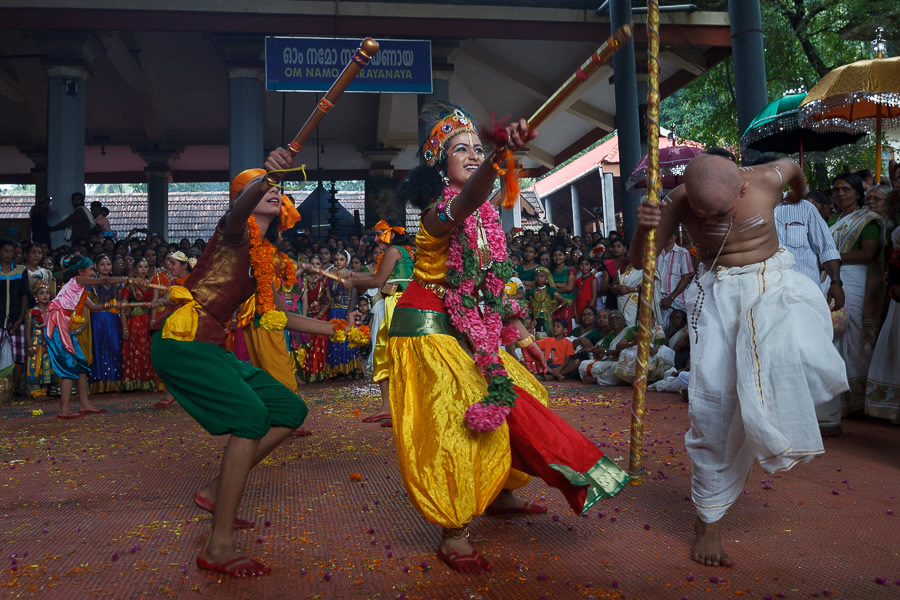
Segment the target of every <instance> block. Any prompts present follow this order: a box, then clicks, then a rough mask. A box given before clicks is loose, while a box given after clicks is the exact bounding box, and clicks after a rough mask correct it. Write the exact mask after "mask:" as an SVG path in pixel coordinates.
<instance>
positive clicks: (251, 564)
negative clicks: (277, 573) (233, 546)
mask: <svg viewBox="0 0 900 600" xmlns="http://www.w3.org/2000/svg"><path fill="white" fill-rule="evenodd" d="M197 567H199V568H201V569H203V570H205V571H213V572H215V573H222V574H223V575H231V576H232V577H255V576H256V575H265V574H266V573H271V572H272V569H270V568H269V567H267V566H266V565H264V564H263V563H261V562H259V561H258V560H253V559H252V558H250V557H249V556H238V557H236V558H232V559H231V560H229V561H228V562H224V563H217V562H213V561H211V560H206V559H205V558H203V557H202V556H198V557H197Z"/></svg>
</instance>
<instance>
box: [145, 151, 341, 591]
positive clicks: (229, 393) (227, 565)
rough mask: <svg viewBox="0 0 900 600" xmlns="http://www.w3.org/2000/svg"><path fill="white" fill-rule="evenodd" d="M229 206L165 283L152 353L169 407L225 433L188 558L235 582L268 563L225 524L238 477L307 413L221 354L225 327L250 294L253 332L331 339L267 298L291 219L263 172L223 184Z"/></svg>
mask: <svg viewBox="0 0 900 600" xmlns="http://www.w3.org/2000/svg"><path fill="white" fill-rule="evenodd" d="M292 160H293V159H292V157H291V154H290V153H288V152H287V151H286V150H284V149H282V148H278V149H276V150H274V151H273V152H271V153H270V154H269V156H268V158H267V159H266V168H267V170H268V171H273V170H285V169H290V168H291V164H292ZM231 192H232V195H233V204H232V206H231V208H230V209H229V210H228V212H226V213H225V215H224V216H223V217H222V218H221V219H220V220H219V223H218V225H217V226H216V231H215V233H214V234H213V236H212V238H211V239H210V240H209V243H208V244H207V246H206V249H205V250H204V252H203V255H202V256H201V257H200V260H199V261H198V263H197V266H196V267H195V268H194V269H193V270H192V271H191V274H190V275H189V276H188V278H187V280H186V281H185V282H184V285H183V286H173V287H172V289H171V291H170V298H171V300H172V301H173V302H172V303H170V304H168V305H167V306H166V308H165V310H164V311H163V312H162V313H161V314H160V319H159V321H157V323H156V325H155V327H156V330H155V332H154V333H153V342H152V350H151V356H152V359H153V366H154V368H155V369H156V372H157V373H158V374H159V376H160V377H161V378H162V380H163V382H164V383H165V384H166V388H167V389H168V390H169V393H171V394H172V395H173V396H174V397H175V398H176V399H177V400H178V403H179V404H180V405H181V406H182V407H183V408H184V409H185V410H186V411H187V412H188V414H190V415H191V416H192V417H193V418H194V419H195V420H196V421H197V422H198V423H199V424H200V425H201V426H202V427H203V428H204V429H206V430H207V431H208V432H209V433H211V434H213V435H229V436H230V437H229V439H228V442H227V443H226V445H225V450H224V452H223V453H222V463H221V469H220V471H219V476H218V477H216V478H215V479H214V480H213V481H211V482H209V483H208V484H206V485H204V486H202V487H201V488H200V489H199V490H198V491H197V493H195V494H194V502H195V503H196V504H197V505H198V506H199V507H200V508H202V509H204V510H208V511H210V512H212V513H213V521H212V530H211V532H210V534H209V536H208V538H207V539H206V542H205V544H204V546H203V548H202V549H201V550H200V553H199V554H198V556H197V561H196V562H197V566H198V567H199V568H201V569H206V570H211V571H214V572H217V573H223V574H226V575H232V576H235V577H247V576H252V575H263V574H265V573H268V572H269V571H270V569H269V567H267V566H266V565H264V564H262V563H261V562H259V561H256V560H253V559H251V558H249V557H248V556H247V555H246V554H240V553H238V552H237V551H236V550H235V547H234V528H235V526H237V527H248V526H249V527H252V526H253V523H252V522H248V521H244V520H237V521H236V514H237V508H238V504H239V503H240V500H241V497H242V496H243V493H244V487H245V485H246V482H247V476H248V474H249V472H250V469H251V468H252V467H253V465H255V464H257V463H258V462H259V461H261V460H262V459H263V458H264V457H266V456H267V455H268V454H269V453H270V452H272V450H274V449H275V448H276V447H277V446H278V445H279V444H281V442H283V441H284V440H285V439H286V438H287V437H288V436H289V435H290V434H291V432H292V431H294V429H296V428H297V427H299V426H300V425H301V424H302V423H303V420H304V419H305V417H306V412H307V411H306V405H305V404H304V403H303V401H302V400H301V399H300V397H299V396H298V395H297V393H296V391H294V390H291V389H290V388H288V387H286V386H285V385H284V384H283V383H281V382H279V380H278V379H276V378H275V377H274V376H273V375H270V374H269V373H267V372H265V371H263V370H261V369H258V368H256V367H253V366H251V365H248V364H246V363H243V362H241V361H239V360H238V359H237V358H236V357H235V355H234V354H232V353H231V352H229V351H228V350H226V348H225V344H226V341H227V338H228V331H227V330H228V324H229V323H230V321H231V319H232V316H233V315H234V313H235V311H237V310H238V309H239V308H240V307H241V306H242V305H243V304H244V303H245V302H246V301H247V300H248V299H249V298H251V297H253V298H254V302H255V314H256V315H258V317H259V329H261V330H265V331H267V332H269V333H272V334H277V336H278V337H279V338H280V347H281V348H282V349H284V338H283V331H284V329H285V328H287V329H290V330H292V331H305V332H307V333H314V334H318V335H324V336H331V335H332V334H334V335H335V336H337V335H338V333H341V334H345V332H344V331H341V332H337V331H335V329H334V327H333V326H332V325H331V324H330V323H327V322H322V321H316V320H314V319H308V318H305V317H302V316H300V315H296V314H291V313H286V312H285V306H284V303H283V302H282V301H281V297H280V296H278V294H276V293H275V290H276V287H277V286H278V285H279V284H280V281H279V278H280V277H281V274H279V273H277V272H276V269H275V265H274V261H273V255H274V253H275V252H276V244H277V241H278V234H279V231H281V230H283V229H287V228H290V227H292V226H293V225H294V224H295V223H296V222H297V221H298V220H299V217H300V215H299V214H298V213H297V210H296V209H295V208H294V206H293V204H292V203H291V202H290V201H289V200H287V201H285V198H282V195H281V191H280V190H279V188H278V187H276V186H275V185H273V181H272V179H271V177H270V176H269V175H267V174H266V171H263V170H261V169H250V170H248V171H244V172H242V173H240V174H238V176H237V177H235V180H234V181H232V187H231Z"/></svg>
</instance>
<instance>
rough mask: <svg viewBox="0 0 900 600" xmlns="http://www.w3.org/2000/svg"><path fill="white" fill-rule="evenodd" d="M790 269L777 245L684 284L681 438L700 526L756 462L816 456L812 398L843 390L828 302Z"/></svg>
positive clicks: (774, 464)
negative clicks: (686, 418) (686, 341)
mask: <svg viewBox="0 0 900 600" xmlns="http://www.w3.org/2000/svg"><path fill="white" fill-rule="evenodd" d="M793 266H794V258H793V256H791V254H790V253H789V252H787V251H786V250H784V249H783V248H779V250H778V252H776V253H775V255H773V256H772V257H771V258H769V259H768V260H766V261H764V262H761V263H757V264H753V265H747V266H744V267H731V268H722V267H720V268H719V269H717V270H716V271H715V273H713V272H709V271H706V272H704V273H702V274H701V275H699V286H698V281H697V280H696V279H695V281H694V283H692V284H691V286H690V288H689V289H688V292H687V304H688V315H689V316H694V315H695V314H696V315H697V318H698V323H697V331H696V333H695V332H694V331H691V332H690V334H691V335H692V336H696V337H695V338H694V339H692V340H691V342H692V343H693V342H694V341H695V340H696V341H697V343H696V344H694V345H692V347H691V366H692V369H691V376H690V385H689V391H688V394H689V396H690V407H689V409H688V411H689V415H690V419H691V429H690V431H688V433H687V435H686V437H685V445H686V447H687V450H688V453H689V454H690V457H691V462H692V482H691V483H692V486H691V487H692V495H693V500H694V504H695V505H696V507H697V513H698V515H699V517H700V519H702V520H703V521H705V522H707V523H712V522H715V521H718V520H719V519H721V518H722V517H723V516H724V514H725V511H726V510H727V509H728V507H729V506H731V504H733V503H734V501H735V500H737V498H738V496H739V495H740V493H741V490H743V488H744V484H745V483H746V481H747V478H748V476H749V475H750V468H751V466H752V465H753V461H754V460H759V462H760V465H761V466H762V467H763V469H765V470H766V471H768V472H770V473H774V472H777V471H785V470H788V469H790V468H791V467H793V466H794V465H796V464H799V463H801V462H806V461H808V460H810V459H812V458H813V457H814V456H816V455H818V454H822V453H824V451H825V450H824V448H823V446H822V438H821V436H820V434H819V428H818V424H817V422H816V413H815V403H816V402H822V401H823V400H825V399H828V398H831V397H833V396H835V395H837V394H839V393H841V392H843V391H845V390H847V389H848V385H847V376H846V371H845V369H844V364H843V361H842V360H841V357H840V355H839V354H838V352H837V350H835V348H834V346H833V345H832V344H831V336H832V324H831V314H830V312H829V310H828V305H827V304H826V303H825V299H824V298H823V297H822V293H821V292H820V291H819V289H818V288H817V287H816V285H815V284H814V283H813V282H812V281H810V279H809V278H808V277H806V276H805V275H802V274H800V273H797V272H796V271H794V270H793ZM701 288H702V290H703V292H702V293H701V291H700V290H701ZM698 304H700V306H698Z"/></svg>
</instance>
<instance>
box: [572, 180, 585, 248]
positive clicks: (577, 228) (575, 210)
mask: <svg viewBox="0 0 900 600" xmlns="http://www.w3.org/2000/svg"><path fill="white" fill-rule="evenodd" d="M569 192H570V193H571V195H572V235H577V236H580V235H582V231H581V197H580V196H579V195H578V188H577V187H575V184H574V183H573V184H571V185H570V186H569Z"/></svg>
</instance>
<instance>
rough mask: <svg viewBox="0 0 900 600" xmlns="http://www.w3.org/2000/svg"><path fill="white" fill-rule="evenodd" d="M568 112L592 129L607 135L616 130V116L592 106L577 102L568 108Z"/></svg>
mask: <svg viewBox="0 0 900 600" xmlns="http://www.w3.org/2000/svg"><path fill="white" fill-rule="evenodd" d="M568 112H569V113H571V114H572V115H575V116H576V117H578V118H579V119H581V120H582V121H587V122H588V123H590V124H591V125H593V126H594V127H599V128H600V129H604V130H606V132H607V133H609V132H610V131H612V130H613V129H615V128H616V116H615V115H611V114H609V113H608V112H606V111H604V110H600V109H599V108H597V107H596V106H594V105H593V104H588V103H587V102H582V101H581V100H578V101H577V102H575V103H574V104H572V106H570V107H569V110H568Z"/></svg>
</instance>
